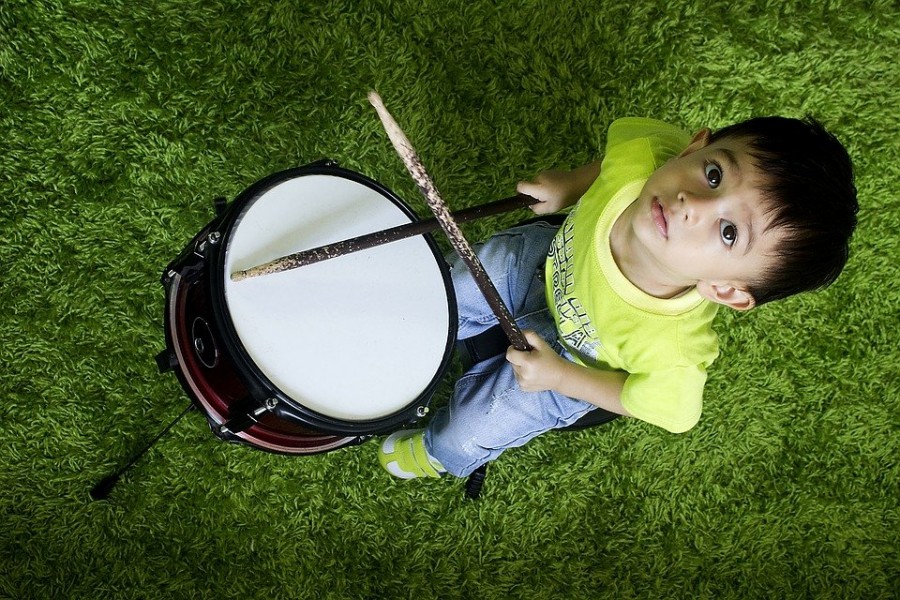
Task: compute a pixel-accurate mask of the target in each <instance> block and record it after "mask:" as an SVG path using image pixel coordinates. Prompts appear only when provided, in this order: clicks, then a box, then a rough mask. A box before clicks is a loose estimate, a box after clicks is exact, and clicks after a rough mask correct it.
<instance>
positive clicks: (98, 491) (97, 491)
mask: <svg viewBox="0 0 900 600" xmlns="http://www.w3.org/2000/svg"><path fill="white" fill-rule="evenodd" d="M192 408H194V404H193V403H191V404H188V407H187V408H185V409H184V410H183V411H181V414H180V415H178V416H177V417H175V419H174V420H173V421H172V422H171V423H169V424H168V425H166V428H165V429H163V430H162V431H160V432H159V433H158V434H157V435H156V437H154V438H153V439H152V440H151V441H150V443H149V444H147V445H146V446H144V447H143V448H142V449H141V450H140V451H139V452H137V453H136V454H135V455H134V456H132V457H131V460H129V461H128V464H126V465H125V466H124V467H122V468H121V469H119V470H118V471H116V472H115V473H113V474H112V475H107V476H106V477H104V478H103V479H101V480H100V481H99V482H97V485H95V486H94V487H93V488H91V498H92V499H93V500H105V499H106V498H108V497H109V495H110V493H111V492H112V490H113V488H114V487H115V486H116V484H117V483H118V482H119V478H120V477H121V476H122V475H124V474H125V472H126V471H127V470H128V469H130V468H131V467H132V466H134V464H135V463H136V462H137V461H138V460H140V458H141V457H142V456H144V454H146V453H147V451H148V450H150V448H152V447H153V446H154V445H155V444H156V442H158V441H159V440H160V439H162V437H163V436H164V435H166V434H167V433H169V430H170V429H172V428H173V427H174V426H175V425H176V424H177V423H178V422H179V421H180V420H181V419H182V418H183V417H184V415H186V414H188V412H190V411H191V409H192Z"/></svg>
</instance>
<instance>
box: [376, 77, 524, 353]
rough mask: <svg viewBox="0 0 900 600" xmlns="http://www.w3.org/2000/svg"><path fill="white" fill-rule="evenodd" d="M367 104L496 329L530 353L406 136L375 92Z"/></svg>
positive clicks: (513, 343)
mask: <svg viewBox="0 0 900 600" xmlns="http://www.w3.org/2000/svg"><path fill="white" fill-rule="evenodd" d="M369 102H370V103H371V104H372V106H374V107H375V110H376V111H377V112H378V116H379V117H380V118H381V123H382V124H383V125H384V129H385V131H387V134H388V137H389V138H390V140H391V143H392V144H393V145H394V149H395V150H396V151H397V154H399V155H400V158H401V159H402V160H403V163H404V164H405V165H406V169H407V170H408V171H409V174H410V175H412V178H413V181H415V182H416V185H417V186H418V187H419V191H420V192H422V195H423V196H425V203H426V204H428V208H430V209H431V212H433V213H434V216H435V218H436V219H437V221H438V223H440V225H441V229H443V230H444V233H446V234H447V237H448V238H449V240H450V244H451V245H452V246H453V249H454V250H456V253H457V254H459V257H460V258H461V259H462V260H463V262H464V263H466V266H467V267H469V270H470V271H471V272H472V276H473V277H474V278H475V283H476V285H478V289H479V290H481V293H482V294H483V295H484V298H485V300H487V303H488V305H489V306H490V307H491V310H492V311H493V312H494V315H496V317H497V320H498V321H499V322H500V327H501V328H502V329H503V332H504V333H506V337H508V338H509V341H510V343H511V344H512V345H513V347H515V348H516V349H517V350H523V351H527V350H531V346H530V345H529V344H528V341H527V340H526V339H525V336H524V335H523V334H522V330H521V329H519V326H518V325H516V322H515V320H513V317H512V315H511V314H510V312H509V310H508V309H507V308H506V305H505V304H503V299H502V298H501V297H500V294H499V292H497V288H496V287H494V284H493V282H491V279H490V277H488V274H487V272H486V271H485V270H484V265H482V264H481V260H480V259H479V258H478V256H477V255H476V254H475V251H474V250H472V246H471V245H470V244H469V243H468V242H467V241H466V238H465V237H464V236H463V234H462V231H460V229H459V226H458V225H457V224H456V222H455V221H454V220H453V215H451V214H450V211H449V210H448V209H447V205H446V204H445V203H444V201H443V200H442V199H441V196H440V194H438V191H437V188H435V186H434V183H433V182H432V181H431V177H429V176H428V173H427V172H425V167H424V166H423V165H422V161H421V160H419V157H418V155H417V154H416V151H415V149H413V147H412V144H410V143H409V140H408V139H407V138H406V134H404V133H403V130H402V129H400V126H399V125H398V124H397V122H396V121H395V120H394V118H393V117H392V116H391V114H390V113H389V112H388V110H387V108H385V106H384V103H383V102H382V100H381V96H379V95H378V93H377V92H375V91H371V92H369Z"/></svg>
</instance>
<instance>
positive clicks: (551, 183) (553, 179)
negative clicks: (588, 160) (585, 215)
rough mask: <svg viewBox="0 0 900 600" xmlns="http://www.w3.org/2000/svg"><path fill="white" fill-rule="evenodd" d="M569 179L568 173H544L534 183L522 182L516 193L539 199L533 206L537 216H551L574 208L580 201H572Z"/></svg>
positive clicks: (554, 171)
mask: <svg viewBox="0 0 900 600" xmlns="http://www.w3.org/2000/svg"><path fill="white" fill-rule="evenodd" d="M569 178H570V174H569V173H568V172H567V171H556V170H553V171H543V172H542V173H539V174H538V176H537V177H535V178H534V179H533V180H532V181H520V182H519V183H518V185H516V191H517V192H519V193H520V194H528V195H529V196H531V197H532V198H537V199H538V202H537V203H535V204H532V205H531V210H533V211H534V212H535V213H536V214H539V215H549V214H552V213H555V212H559V211H561V210H562V209H564V208H567V207H569V206H572V205H573V204H575V202H576V201H577V200H578V199H577V198H576V199H575V201H572V200H571V199H570V192H569V189H568V188H569V185H568V183H569Z"/></svg>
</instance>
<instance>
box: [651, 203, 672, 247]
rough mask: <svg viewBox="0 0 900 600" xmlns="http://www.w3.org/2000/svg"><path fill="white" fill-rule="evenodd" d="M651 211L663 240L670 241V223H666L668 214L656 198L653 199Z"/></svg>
mask: <svg viewBox="0 0 900 600" xmlns="http://www.w3.org/2000/svg"><path fill="white" fill-rule="evenodd" d="M651 211H652V213H653V222H654V223H655V224H656V229H657V230H658V231H659V233H660V235H661V236H663V238H665V239H669V223H668V222H667V221H666V212H665V211H664V210H663V207H662V204H660V203H659V200H657V199H656V198H654V199H653V203H652V204H651Z"/></svg>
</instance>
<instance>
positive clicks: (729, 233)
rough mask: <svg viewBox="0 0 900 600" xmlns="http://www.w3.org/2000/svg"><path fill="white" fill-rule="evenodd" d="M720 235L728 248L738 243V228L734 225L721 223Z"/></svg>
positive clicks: (725, 222)
mask: <svg viewBox="0 0 900 600" xmlns="http://www.w3.org/2000/svg"><path fill="white" fill-rule="evenodd" d="M719 235H720V236H722V241H723V242H724V243H725V245H726V246H728V247H731V246H734V242H735V241H737V227H735V226H734V223H730V222H728V221H720V222H719Z"/></svg>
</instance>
